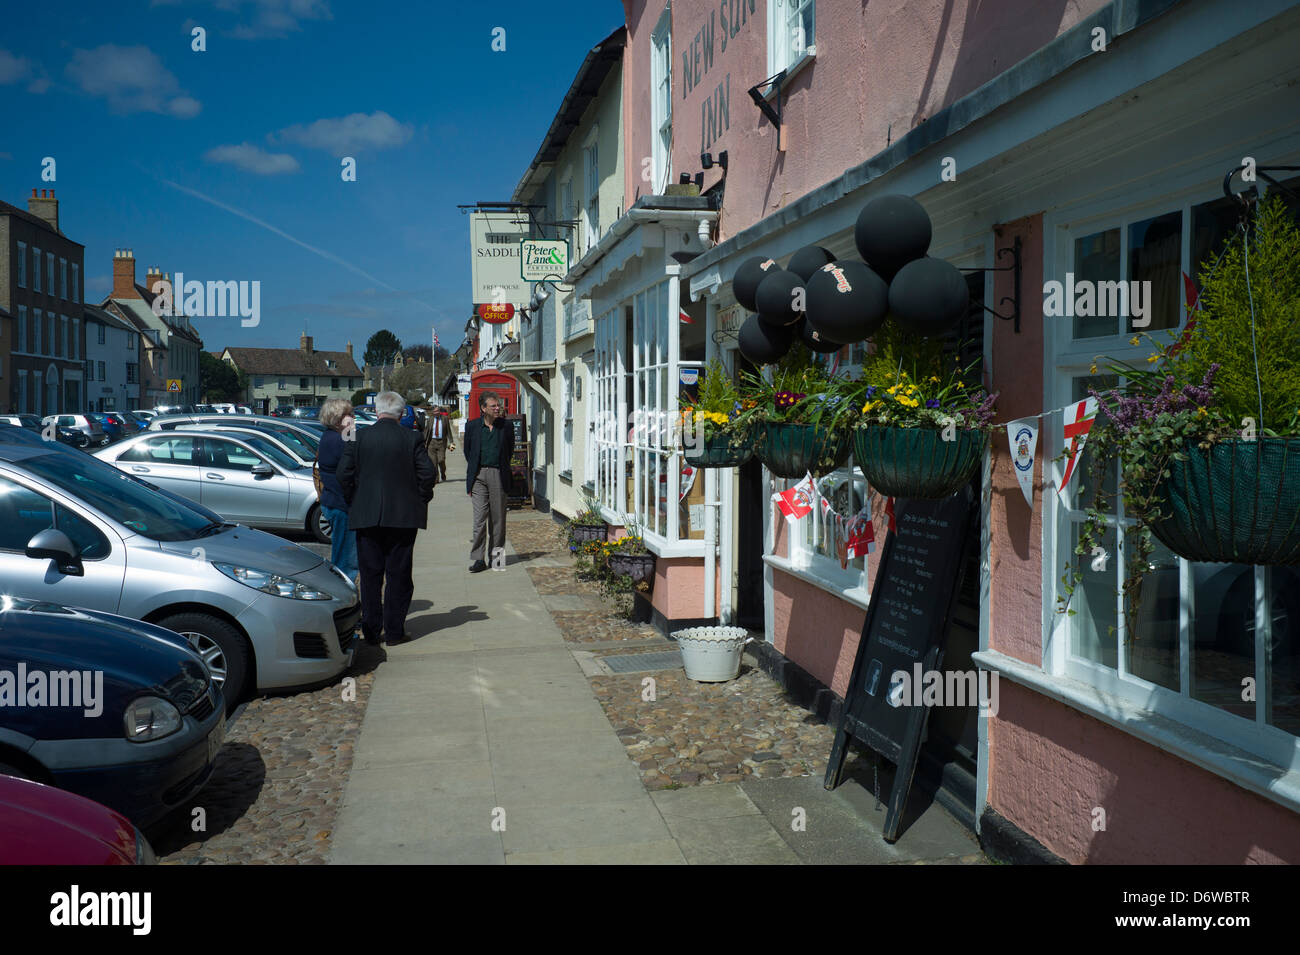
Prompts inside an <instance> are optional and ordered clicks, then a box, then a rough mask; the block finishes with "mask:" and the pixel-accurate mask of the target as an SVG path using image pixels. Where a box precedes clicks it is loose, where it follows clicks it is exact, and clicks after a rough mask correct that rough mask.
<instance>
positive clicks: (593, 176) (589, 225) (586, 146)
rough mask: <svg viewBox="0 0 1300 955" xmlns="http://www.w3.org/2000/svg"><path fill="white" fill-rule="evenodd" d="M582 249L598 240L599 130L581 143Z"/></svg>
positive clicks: (594, 130) (585, 249)
mask: <svg viewBox="0 0 1300 955" xmlns="http://www.w3.org/2000/svg"><path fill="white" fill-rule="evenodd" d="M582 235H583V239H582V251H583V253H586V252H587V251H589V250H590V249H591V247H592V246H593V245H595V244H596V243H597V242H599V241H600V130H599V129H598V128H593V129H592V131H591V133H590V134H589V135H588V136H587V138H586V140H585V141H584V142H583V144H582Z"/></svg>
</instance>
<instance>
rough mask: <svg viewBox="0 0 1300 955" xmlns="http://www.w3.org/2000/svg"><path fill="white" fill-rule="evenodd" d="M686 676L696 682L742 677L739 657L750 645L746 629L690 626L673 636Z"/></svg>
mask: <svg viewBox="0 0 1300 955" xmlns="http://www.w3.org/2000/svg"><path fill="white" fill-rule="evenodd" d="M673 639H674V640H676V641H677V646H678V647H679V648H680V649H681V653H682V665H683V666H685V667H686V676H687V677H688V678H689V679H692V680H695V681H696V682H697V683H726V682H727V681H728V680H734V679H735V678H736V677H737V676H739V675H740V657H741V654H742V653H743V652H744V650H745V644H747V643H749V641H750V639H751V638H750V636H749V632H748V631H747V630H745V629H744V628H743V627H691V628H690V629H688V630H678V631H677V632H676V633H674V634H673Z"/></svg>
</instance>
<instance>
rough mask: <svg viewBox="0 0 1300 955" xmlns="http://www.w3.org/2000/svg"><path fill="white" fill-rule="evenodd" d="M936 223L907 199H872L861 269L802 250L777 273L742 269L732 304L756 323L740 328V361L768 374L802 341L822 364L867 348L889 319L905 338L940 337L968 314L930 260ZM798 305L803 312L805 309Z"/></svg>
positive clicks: (945, 273)
mask: <svg viewBox="0 0 1300 955" xmlns="http://www.w3.org/2000/svg"><path fill="white" fill-rule="evenodd" d="M931 232H932V230H931V227H930V217H929V216H928V215H927V214H926V211H925V209H924V208H922V206H921V204H920V203H919V202H917V201H916V200H915V199H913V198H912V197H911V196H902V195H891V196H880V197H878V198H876V199H872V200H871V201H870V202H868V203H867V204H866V206H864V207H863V209H862V212H861V213H859V214H858V221H857V224H856V226H855V227H854V230H853V239H854V243H855V244H856V245H857V247H858V253H859V254H860V255H861V256H862V258H863V260H864V262H858V261H857V260H855V259H840V260H836V259H835V257H834V256H833V255H832V254H831V253H830V252H829V251H827V250H826V249H824V248H822V247H821V246H819V245H810V246H805V247H804V248H802V249H800V250H799V251H798V252H796V253H795V254H794V255H793V256H792V257H791V258H790V264H789V265H788V266H787V267H786V268H784V269H783V268H781V267H780V266H778V265H777V264H776V260H775V259H765V258H763V257H762V256H755V257H754V258H752V259H747V260H746V261H744V262H742V263H741V264H740V268H738V269H736V274H735V276H734V278H733V279H732V281H731V287H732V291H733V292H734V293H735V296H736V301H737V302H739V303H740V304H741V305H742V306H744V307H745V308H747V309H749V310H750V311H752V312H756V313H757V314H755V315H751V316H750V317H749V318H748V319H747V320H746V321H745V323H744V325H742V326H741V328H740V335H739V344H740V351H741V353H742V354H743V355H744V356H745V357H746V358H748V359H749V360H750V361H752V362H754V363H756V364H760V365H765V364H769V363H771V362H774V361H777V360H779V359H780V358H781V357H782V356H783V355H785V353H786V352H787V351H789V350H790V346H791V345H792V344H793V343H794V341H795V339H796V338H798V339H800V340H801V341H802V342H803V343H804V344H805V345H807V346H808V348H810V349H812V350H813V351H815V352H821V353H823V354H825V353H829V352H834V351H839V350H840V349H841V348H843V347H844V346H845V345H850V344H854V343H856V342H861V341H865V340H866V339H868V338H870V337H871V335H872V334H874V333H875V331H876V330H877V329H878V328H880V326H881V325H882V324H884V322H885V320H886V319H887V318H888V319H892V320H893V321H894V322H895V323H897V325H898V326H899V327H900V328H902V329H903V330H905V331H909V332H913V333H915V334H919V335H937V334H941V333H942V332H944V331H946V330H947V329H949V328H951V327H952V326H953V325H955V324H956V323H957V322H958V321H960V320H961V317H962V315H964V314H965V312H966V310H967V308H968V307H969V304H970V293H969V291H968V290H967V287H966V279H965V278H964V277H963V276H962V274H961V272H960V271H958V270H957V268H956V267H954V266H953V265H950V264H949V263H947V262H944V261H943V260H942V259H935V258H931V257H930V256H928V255H926V254H925V253H926V251H927V250H928V249H929V248H930V238H931ZM801 305H802V310H801V309H800V306H801Z"/></svg>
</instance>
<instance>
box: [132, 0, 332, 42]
mask: <svg viewBox="0 0 1300 955" xmlns="http://www.w3.org/2000/svg"><path fill="white" fill-rule="evenodd" d="M174 2H176V0H153V6H171V5H172V4H173V3H174ZM209 5H210V6H211V7H212V8H213V9H214V10H217V11H220V12H221V13H225V14H231V13H233V14H234V15H235V16H236V17H238V18H239V20H240V22H239V23H237V24H235V26H233V27H232V28H231V29H230V30H229V31H228V33H229V35H230V36H233V37H237V38H239V39H241V40H260V39H263V38H264V37H282V36H287V35H288V34H290V33H293V32H295V31H297V30H301V29H302V22H303V21H304V20H332V19H334V15H333V14H332V13H331V12H330V6H329V3H328V2H327V0H211V2H210V4H209ZM194 6H195V5H194V4H192V3H191V4H190V7H191V8H193V7H194ZM187 23H188V24H189V25H191V26H192V25H197V26H205V27H210V26H211V24H210V23H209V22H207V21H206V18H205V19H204V20H198V19H193V20H190V21H187ZM186 29H187V30H188V29H189V26H187V27H186Z"/></svg>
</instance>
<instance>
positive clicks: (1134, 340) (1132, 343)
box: [1128, 335, 1142, 345]
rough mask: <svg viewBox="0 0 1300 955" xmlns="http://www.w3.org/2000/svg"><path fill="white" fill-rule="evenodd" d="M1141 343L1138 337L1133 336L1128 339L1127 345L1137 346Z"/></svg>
mask: <svg viewBox="0 0 1300 955" xmlns="http://www.w3.org/2000/svg"><path fill="white" fill-rule="evenodd" d="M1141 341H1142V339H1140V338H1138V336H1136V335H1134V336H1133V337H1132V338H1130V339H1129V340H1128V343H1129V344H1130V345H1136V344H1138V343H1139V342H1141Z"/></svg>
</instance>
